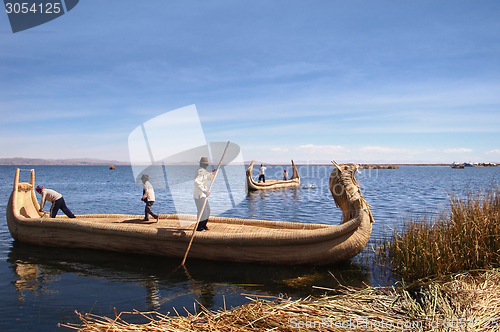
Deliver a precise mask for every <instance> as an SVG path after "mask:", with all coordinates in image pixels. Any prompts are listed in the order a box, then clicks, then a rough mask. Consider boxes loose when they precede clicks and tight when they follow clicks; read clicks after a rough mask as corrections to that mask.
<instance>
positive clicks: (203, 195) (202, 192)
mask: <svg viewBox="0 0 500 332" xmlns="http://www.w3.org/2000/svg"><path fill="white" fill-rule="evenodd" d="M208 165H209V163H208V158H207V157H202V158H201V159H200V167H199V168H198V170H197V171H196V173H195V174H194V183H193V198H194V202H195V204H196V209H197V210H198V217H199V216H200V215H201V218H199V219H200V222H199V223H198V228H197V229H196V230H197V231H199V232H202V231H208V227H207V222H208V217H209V216H210V205H209V204H208V201H207V203H206V204H205V209H204V210H203V211H201V209H202V207H203V203H204V202H205V201H206V199H207V197H208V196H210V191H208V190H207V182H208V181H212V180H213V179H214V174H215V169H214V170H212V173H210V172H209V171H207V167H208Z"/></svg>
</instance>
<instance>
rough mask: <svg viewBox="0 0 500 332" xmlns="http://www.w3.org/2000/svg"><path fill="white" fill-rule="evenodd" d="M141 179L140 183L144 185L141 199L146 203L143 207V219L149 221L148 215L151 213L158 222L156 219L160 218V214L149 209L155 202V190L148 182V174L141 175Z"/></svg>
mask: <svg viewBox="0 0 500 332" xmlns="http://www.w3.org/2000/svg"><path fill="white" fill-rule="evenodd" d="M141 180H142V184H143V185H144V189H143V190H142V198H141V201H143V202H144V203H146V208H145V209H144V219H143V221H149V215H152V216H153V218H155V219H156V222H158V219H160V216H159V215H158V214H155V213H154V212H153V211H152V210H151V207H152V206H153V204H154V202H155V191H154V189H153V185H152V184H151V183H150V182H149V175H147V174H143V175H142V177H141Z"/></svg>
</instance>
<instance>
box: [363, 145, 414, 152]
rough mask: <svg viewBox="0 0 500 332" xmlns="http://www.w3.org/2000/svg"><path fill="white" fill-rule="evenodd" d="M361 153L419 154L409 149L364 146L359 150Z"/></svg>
mask: <svg viewBox="0 0 500 332" xmlns="http://www.w3.org/2000/svg"><path fill="white" fill-rule="evenodd" d="M359 151H361V152H375V153H419V152H418V151H412V150H407V149H397V148H388V147H385V146H364V147H362V148H360V149H359Z"/></svg>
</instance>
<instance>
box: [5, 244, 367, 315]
mask: <svg viewBox="0 0 500 332" xmlns="http://www.w3.org/2000/svg"><path fill="white" fill-rule="evenodd" d="M8 262H9V263H10V264H11V268H12V270H13V271H14V272H15V274H16V275H17V280H15V282H14V285H15V288H16V291H17V293H18V300H19V301H21V302H23V301H25V295H26V292H31V293H33V296H36V295H37V294H38V293H40V292H43V291H44V290H48V289H50V290H51V292H56V293H57V292H58V291H59V289H60V287H61V288H62V287H66V284H67V283H68V280H71V279H72V277H71V276H74V275H77V276H80V277H86V278H94V279H95V278H98V279H104V280H105V281H106V282H118V283H134V284H136V285H139V286H140V287H141V288H143V290H144V292H142V294H143V297H142V298H137V299H136V300H135V301H136V302H139V303H141V304H143V306H146V307H147V308H148V310H158V311H161V310H162V309H163V308H170V306H169V305H168V304H171V303H174V302H175V301H174V300H175V299H177V298H179V297H182V296H186V295H188V294H190V295H191V296H193V297H194V301H197V302H199V303H200V304H201V305H202V306H204V307H205V308H208V309H213V310H217V309H219V308H220V307H222V306H221V304H220V301H218V300H217V298H220V297H221V296H223V295H224V304H225V305H227V306H228V307H230V306H236V305H240V304H241V303H242V296H241V293H247V294H252V295H256V296H258V295H266V296H269V295H279V294H283V295H284V296H289V297H295V298H301V297H306V296H308V295H311V294H312V295H321V294H323V293H325V289H335V288H336V287H338V285H339V282H340V283H342V284H343V285H350V286H355V287H363V285H365V284H370V278H369V275H368V273H367V272H366V271H363V269H361V268H360V267H359V266H358V265H356V264H354V263H346V264H343V265H339V266H329V267H312V266H311V267H307V266H269V265H253V264H240V263H226V262H211V261H210V262H207V261H203V260H188V262H187V263H186V267H185V268H179V264H180V260H179V259H169V258H164V257H152V256H142V255H130V254H122V253H110V252H102V251H94V250H80V249H61V248H46V247H38V246H34V245H28V244H23V243H19V242H15V243H14V244H13V247H12V248H11V251H10V253H9V257H8ZM332 275H333V276H332ZM88 282H90V283H92V281H91V279H90V280H89V281H88ZM76 286H78V285H73V286H72V287H73V288H76ZM313 286H315V287H319V288H314V287H313ZM94 287H96V286H94ZM103 287H104V286H103ZM73 290H74V289H73ZM94 291H101V290H100V289H94ZM102 291H104V290H102ZM80 292H85V288H83V287H82V289H81V291H80ZM75 300H76V301H77V299H75ZM184 305H185V303H184ZM133 307H138V306H137V305H133Z"/></svg>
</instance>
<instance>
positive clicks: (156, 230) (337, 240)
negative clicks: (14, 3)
mask: <svg viewBox="0 0 500 332" xmlns="http://www.w3.org/2000/svg"><path fill="white" fill-rule="evenodd" d="M334 165H335V169H334V170H333V171H332V174H331V176H330V183H329V188H330V191H331V193H332V196H333V198H334V200H335V203H336V205H337V206H338V207H340V209H341V210H342V213H343V222H342V223H341V224H340V225H331V224H326V223H302V222H287V221H270V220H255V219H241V218H226V217H210V218H209V223H208V226H209V227H210V230H209V231H208V232H196V234H195V235H196V236H195V239H194V241H193V244H192V246H191V249H190V251H189V258H198V259H205V260H216V261H231V262H246V263H260V264H281V265H299V264H304V265H326V264H334V263H339V262H342V261H346V260H349V259H351V258H352V257H354V256H356V255H357V254H359V253H360V252H361V251H362V250H363V249H364V247H365V245H366V243H367V242H368V239H369V237H370V234H371V230H372V225H371V223H372V222H373V217H372V214H371V211H370V205H369V204H368V203H367V202H366V201H365V199H364V198H363V196H362V194H361V191H360V188H359V185H358V183H357V182H356V179H355V178H354V173H355V171H356V169H357V165H354V164H345V165H337V164H334ZM34 187H35V172H34V170H32V171H31V179H30V183H26V182H22V183H20V182H19V169H17V171H16V175H15V178H14V188H13V191H12V194H11V196H10V199H9V203H8V205H7V225H8V228H9V231H10V234H11V235H12V237H13V238H14V239H15V240H16V241H19V242H24V243H30V244H35V245H40V246H50V247H64V248H83V249H98V250H108V251H117V252H125V253H135V254H148V255H157V256H168V257H178V258H182V257H183V256H184V254H185V252H186V249H187V247H188V244H189V241H190V237H191V235H192V234H193V231H194V227H195V223H196V216H195V215H187V214H163V215H160V220H159V222H158V223H145V222H142V221H141V219H142V217H143V215H124V214H87V215H76V218H68V217H66V216H57V217H56V218H49V217H47V216H46V215H45V214H43V213H42V212H39V208H40V206H39V204H38V201H37V197H36V195H35V190H34Z"/></svg>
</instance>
